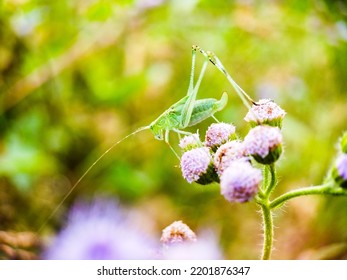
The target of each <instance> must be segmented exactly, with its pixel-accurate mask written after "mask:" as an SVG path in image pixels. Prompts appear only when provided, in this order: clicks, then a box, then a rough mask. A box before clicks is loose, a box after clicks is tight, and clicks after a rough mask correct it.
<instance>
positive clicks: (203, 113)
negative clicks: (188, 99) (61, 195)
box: [188, 92, 228, 126]
mask: <svg viewBox="0 0 347 280" xmlns="http://www.w3.org/2000/svg"><path fill="white" fill-rule="evenodd" d="M227 102H228V94H227V93H225V92H224V93H223V95H222V98H221V99H220V100H217V99H214V98H207V99H201V100H196V101H195V105H194V109H193V113H192V115H191V118H190V121H189V124H188V126H193V125H196V124H198V123H200V122H202V121H203V120H205V119H207V118H209V117H211V116H213V115H214V114H215V113H216V112H218V111H221V110H223V108H224V107H225V106H226V104H227Z"/></svg>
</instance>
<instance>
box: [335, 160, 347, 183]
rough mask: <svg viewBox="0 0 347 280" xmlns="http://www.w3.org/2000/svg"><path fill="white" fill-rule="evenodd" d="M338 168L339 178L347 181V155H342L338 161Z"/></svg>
mask: <svg viewBox="0 0 347 280" xmlns="http://www.w3.org/2000/svg"><path fill="white" fill-rule="evenodd" d="M336 168H337V172H338V173H339V176H340V177H341V178H342V179H344V180H345V181H347V154H342V155H341V156H339V157H338V159H337V160H336Z"/></svg>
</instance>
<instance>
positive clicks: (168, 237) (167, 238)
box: [160, 221, 196, 246]
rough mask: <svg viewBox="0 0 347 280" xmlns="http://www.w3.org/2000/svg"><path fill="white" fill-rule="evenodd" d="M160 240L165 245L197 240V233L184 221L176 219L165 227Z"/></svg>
mask: <svg viewBox="0 0 347 280" xmlns="http://www.w3.org/2000/svg"><path fill="white" fill-rule="evenodd" d="M160 241H161V242H162V243H163V244H164V245H166V246H170V245H172V244H175V243H181V242H194V241H196V235H195V233H194V231H192V230H191V229H190V228H189V227H188V226H187V225H186V224H184V223H182V221H176V222H173V223H172V224H171V225H169V226H167V227H166V228H164V229H163V232H162V235H161V238H160Z"/></svg>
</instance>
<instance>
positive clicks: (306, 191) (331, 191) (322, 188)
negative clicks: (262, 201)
mask: <svg viewBox="0 0 347 280" xmlns="http://www.w3.org/2000/svg"><path fill="white" fill-rule="evenodd" d="M313 194H320V195H325V194H327V195H346V196H347V190H345V189H343V188H338V187H333V186H332V185H331V184H325V185H319V186H313V187H306V188H300V189H296V190H293V191H290V192H287V193H285V194H283V195H281V196H279V197H278V198H276V199H274V200H273V201H272V202H271V203H270V205H269V206H270V208H271V209H275V208H277V207H279V206H281V205H282V204H283V203H284V202H286V201H288V200H289V199H292V198H295V197H299V196H304V195H313Z"/></svg>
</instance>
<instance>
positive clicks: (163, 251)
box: [42, 199, 223, 260]
mask: <svg viewBox="0 0 347 280" xmlns="http://www.w3.org/2000/svg"><path fill="white" fill-rule="evenodd" d="M136 224H137V223H136V221H134V219H133V218H132V217H130V216H129V215H126V214H125V213H124V212H123V211H122V209H121V208H120V207H119V206H118V205H117V204H116V203H115V202H114V201H112V200H105V199H98V200H95V201H94V202H92V203H90V204H89V203H80V204H77V205H75V207H73V208H72V210H71V211H70V214H69V219H68V223H67V226H66V227H65V228H64V229H63V230H62V231H61V232H60V234H59V235H58V236H57V237H56V238H55V239H54V240H53V241H52V243H51V244H50V245H49V246H48V247H47V249H46V251H45V252H44V254H43V256H42V258H43V259H51V260H67V259H69V260H146V259H164V260H171V259H192V260H193V259H211V260H214V259H222V258H223V257H222V253H221V250H220V247H219V245H218V240H217V238H216V237H215V235H213V234H212V233H211V232H205V233H202V234H201V236H200V237H199V239H198V238H197V236H196V234H195V233H194V232H193V231H192V230H191V229H190V228H189V227H188V226H187V225H186V224H184V223H183V222H182V221H176V222H174V223H172V224H171V225H169V226H168V227H166V228H165V229H164V230H163V231H162V236H161V239H160V242H159V238H154V237H153V236H151V235H149V234H148V233H147V232H146V231H145V230H144V229H143V228H141V227H137V226H135V225H136Z"/></svg>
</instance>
